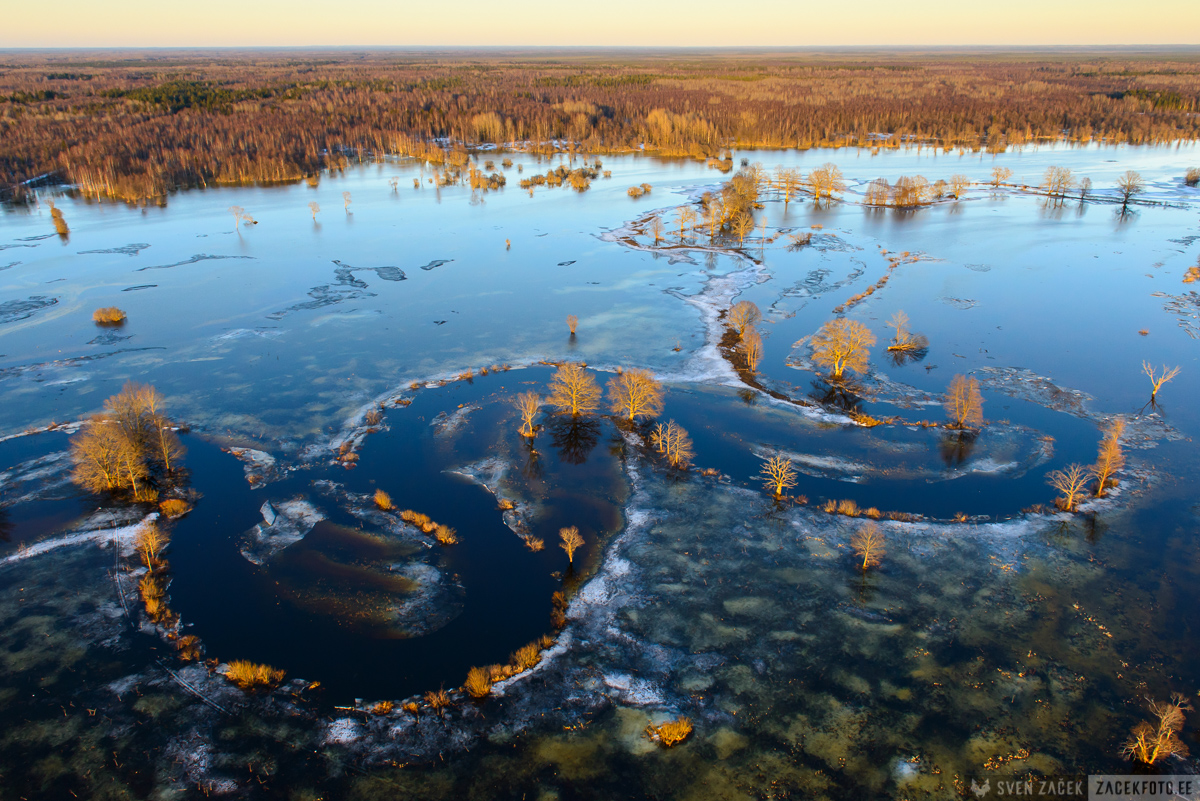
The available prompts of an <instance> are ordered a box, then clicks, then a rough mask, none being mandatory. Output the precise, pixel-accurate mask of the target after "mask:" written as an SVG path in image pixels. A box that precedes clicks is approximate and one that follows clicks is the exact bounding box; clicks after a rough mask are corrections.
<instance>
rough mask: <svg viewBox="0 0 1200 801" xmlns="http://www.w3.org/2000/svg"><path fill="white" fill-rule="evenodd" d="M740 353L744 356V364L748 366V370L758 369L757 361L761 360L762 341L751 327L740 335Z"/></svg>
mask: <svg viewBox="0 0 1200 801" xmlns="http://www.w3.org/2000/svg"><path fill="white" fill-rule="evenodd" d="M742 355H744V356H745V357H746V366H747V367H748V368H750V372H752V373H753V372H754V371H755V370H757V369H758V363H759V362H760V361H762V355H763V341H762V337H761V336H759V333H758V332H757V331H755V330H754V329H753V328H751V329H750V330H748V331H747V332H746V333H745V334H743V335H742Z"/></svg>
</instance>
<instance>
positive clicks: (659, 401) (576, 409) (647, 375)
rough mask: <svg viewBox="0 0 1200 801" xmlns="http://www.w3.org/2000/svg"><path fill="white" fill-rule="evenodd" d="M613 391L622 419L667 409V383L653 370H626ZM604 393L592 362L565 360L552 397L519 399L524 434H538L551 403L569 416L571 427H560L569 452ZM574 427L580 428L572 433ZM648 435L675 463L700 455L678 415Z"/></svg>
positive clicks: (645, 417) (611, 402) (612, 403)
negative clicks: (591, 368)
mask: <svg viewBox="0 0 1200 801" xmlns="http://www.w3.org/2000/svg"><path fill="white" fill-rule="evenodd" d="M607 390H608V408H609V410H610V411H611V413H612V415H613V417H615V418H616V419H617V420H619V421H621V422H622V423H625V424H628V425H634V424H638V423H640V422H647V421H650V420H653V419H654V418H656V417H658V416H659V415H660V414H662V411H663V388H662V384H661V383H660V382H659V381H658V379H656V378H655V377H654V374H653V373H651V372H650V371H648V370H641V369H637V368H631V369H628V370H621V371H619V372H618V373H617V374H616V375H615V376H613V377H612V378H610V379H609V380H608V383H607ZM603 395H604V393H603V392H602V391H601V389H600V385H599V384H598V383H597V382H596V379H595V378H594V377H593V376H592V374H591V373H589V372H588V370H587V368H586V367H584V366H583V365H581V364H572V363H567V364H561V365H559V366H558V368H557V369H556V370H555V373H554V377H553V378H551V380H550V394H549V396H547V397H546V398H542V397H541V396H540V395H539V394H538V393H536V392H532V391H529V392H522V393H521V394H519V395H517V396H516V397H515V398H514V399H513V405H514V406H515V407H516V409H517V413H518V415H519V416H520V420H521V426H520V431H521V435H522V436H524V437H527V438H529V439H531V440H532V439H533V438H534V437H536V436H537V432H538V428H539V426H537V425H536V424H535V421H536V419H537V415H538V412H539V411H540V410H541V407H542V405H543V404H547V405H549V406H551V407H553V408H554V409H555V410H556V411H557V412H558V413H559V414H560V415H562V416H564V417H567V418H568V422H569V428H568V431H566V432H564V431H558V432H556V439H557V440H562V442H563V444H564V446H565V449H566V451H568V452H569V451H570V450H571V447H570V446H571V443H572V441H573V438H574V439H578V438H580V436H581V435H580V434H579V433H578V431H577V429H578V428H579V426H580V425H581V420H582V418H585V417H586V416H587V415H591V414H594V413H595V412H597V411H598V410H599V409H600V403H601V400H602V399H603ZM573 430H574V431H575V433H574V434H570V435H569V433H570V432H571V431H573ZM585 433H586V432H585ZM584 438H587V437H584ZM646 439H647V442H648V443H649V444H650V445H651V446H652V447H653V448H654V450H656V451H657V452H658V453H659V454H661V455H662V456H663V458H664V459H665V460H666V461H667V463H668V464H670V465H671V466H672V467H675V468H678V469H681V470H686V469H687V468H688V467H689V466H690V464H691V461H692V457H693V456H694V451H693V448H692V441H691V438H690V437H689V436H688V433H687V431H685V430H684V428H683V427H682V426H680V425H679V424H677V423H676V422H675V421H674V420H671V421H668V422H666V423H658V424H657V425H656V426H655V427H653V428H652V429H650V430H649V432H648V434H647V435H646ZM568 455H569V453H568Z"/></svg>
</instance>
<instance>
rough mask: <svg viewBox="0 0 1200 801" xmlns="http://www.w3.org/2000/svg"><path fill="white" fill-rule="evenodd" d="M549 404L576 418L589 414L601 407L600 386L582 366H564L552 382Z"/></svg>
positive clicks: (559, 368)
mask: <svg viewBox="0 0 1200 801" xmlns="http://www.w3.org/2000/svg"><path fill="white" fill-rule="evenodd" d="M547 403H549V404H550V405H551V406H554V407H556V408H557V409H558V410H559V411H560V412H566V413H569V414H571V415H572V416H575V417H578V416H579V415H581V414H588V413H589V412H594V411H595V410H596V408H597V407H598V406H599V405H600V386H599V385H598V384H597V383H596V379H594V378H592V376H591V373H589V372H588V371H587V370H586V369H585V368H584V367H583V366H582V365H578V364H562V365H559V367H558V370H557V372H555V374H554V378H552V379H551V380H550V397H549V399H548V400H547Z"/></svg>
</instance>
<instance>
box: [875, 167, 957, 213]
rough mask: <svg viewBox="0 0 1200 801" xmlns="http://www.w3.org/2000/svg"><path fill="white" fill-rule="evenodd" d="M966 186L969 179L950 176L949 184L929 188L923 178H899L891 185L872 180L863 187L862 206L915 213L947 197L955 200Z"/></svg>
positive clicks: (929, 184)
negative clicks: (920, 207) (909, 210)
mask: <svg viewBox="0 0 1200 801" xmlns="http://www.w3.org/2000/svg"><path fill="white" fill-rule="evenodd" d="M970 186H971V179H970V178H968V177H967V176H965V175H952V176H951V177H950V181H949V182H946V181H942V180H939V181H937V182H936V183H932V184H931V183H929V180H928V179H926V178H925V176H923V175H912V176H909V175H902V176H900V177H899V178H897V179H896V183H895V184H889V183H888V181H887V179H886V178H876V179H875V180H874V181H871V183H869V184H867V190H866V192H864V193H863V203H864V204H865V205H867V206H881V207H882V206H887V207H890V208H894V209H915V208H917V207H918V206H925V205H928V204H929V203H932V202H933V201H935V200H941V199H943V198H947V197H953V198H954V199H955V200H958V199H959V198H961V197H962V196H963V194H964V193H965V192H966V191H967V189H968V188H969V187H970Z"/></svg>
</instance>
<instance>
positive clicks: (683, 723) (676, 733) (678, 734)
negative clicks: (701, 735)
mask: <svg viewBox="0 0 1200 801" xmlns="http://www.w3.org/2000/svg"><path fill="white" fill-rule="evenodd" d="M691 733H692V721H690V720H688V719H687V718H686V717H681V718H679V719H678V720H668V721H667V722H666V723H663V724H662V725H660V726H655V725H653V724H651V725H649V726H647V727H646V736H647V737H649V738H650V739H651V740H654V741H655V742H656V743H658V744H660V745H661V746H663V747H664V748H670V747H672V746H675V745H678V744H679V743H682V742H683V741H684V740H686V739H687V737H688V735H689V734H691Z"/></svg>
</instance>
